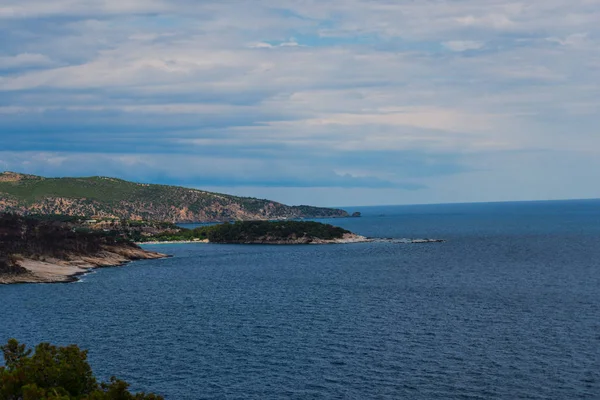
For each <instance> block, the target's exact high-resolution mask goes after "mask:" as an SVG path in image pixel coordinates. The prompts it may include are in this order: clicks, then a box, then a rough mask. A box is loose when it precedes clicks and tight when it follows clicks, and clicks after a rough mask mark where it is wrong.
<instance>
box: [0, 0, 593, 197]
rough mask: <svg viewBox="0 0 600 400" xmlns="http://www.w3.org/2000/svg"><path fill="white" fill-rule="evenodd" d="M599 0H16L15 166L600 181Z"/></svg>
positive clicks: (412, 182) (249, 184)
mask: <svg viewBox="0 0 600 400" xmlns="http://www.w3.org/2000/svg"><path fill="white" fill-rule="evenodd" d="M598 21H600V0H528V1H520V2H518V1H509V0H419V1H414V0H397V1H392V0H329V1H327V0H278V1H275V0H253V1H241V0H239V1H234V0H229V1H228V0H219V1H213V0H207V1H203V0H195V1H192V0H164V1H163V0H143V1H142V0H86V1H83V0H53V1H47V0H2V1H1V2H0V38H1V39H0V170H11V171H18V172H25V173H32V174H38V175H44V176H91V175H102V176H115V177H119V178H123V179H129V180H133V181H138V182H148V183H163V184H175V185H183V186H189V187H195V188H201V189H205V190H211V191H216V192H223V193H231V194H237V195H245V196H253V197H260V198H270V199H273V200H278V201H282V202H285V203H288V204H313V205H323V206H353V205H380V204H417V203H447V202H478V201H508V200H541V199H569V198H598V197H600V184H599V183H598V178H599V176H600V24H599V23H598Z"/></svg>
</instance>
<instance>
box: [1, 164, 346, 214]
mask: <svg viewBox="0 0 600 400" xmlns="http://www.w3.org/2000/svg"><path fill="white" fill-rule="evenodd" d="M0 212H14V213H18V214H63V215H73V216H89V217H92V216H98V217H102V218H106V217H115V218H123V219H129V220H151V221H168V222H175V223H181V222H199V221H203V222H204V221H215V222H217V221H230V220H266V219H282V218H330V217H347V216H348V213H347V212H346V211H344V210H338V209H331V208H320V207H310V206H287V205H285V204H281V203H277V202H274V201H269V200H263V199H256V198H249V197H237V196H231V195H226V194H220V193H212V192H206V191H203V190H197V189H189V188H184V187H179V186H167V185H152V184H143V183H134V182H128V181H124V180H120V179H115V178H107V177H90V178H44V177H40V176H34V175H25V174H19V173H14V172H4V173H1V174H0Z"/></svg>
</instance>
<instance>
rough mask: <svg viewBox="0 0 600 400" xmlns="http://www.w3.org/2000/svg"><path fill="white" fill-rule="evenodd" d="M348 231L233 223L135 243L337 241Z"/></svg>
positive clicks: (276, 223)
mask: <svg viewBox="0 0 600 400" xmlns="http://www.w3.org/2000/svg"><path fill="white" fill-rule="evenodd" d="M345 233H350V232H349V231H347V230H345V229H342V228H339V227H336V226H333V225H329V224H322V223H319V222H312V221H237V222H234V223H225V224H219V225H207V226H201V227H198V228H195V229H185V228H179V229H178V230H177V231H167V232H163V233H160V234H157V235H153V236H149V237H141V238H140V240H136V241H148V242H150V241H159V242H174V241H194V240H205V239H208V240H209V241H210V242H213V243H252V242H254V243H260V242H277V241H294V240H297V239H305V241H310V240H314V239H323V240H332V239H339V238H342V237H343V236H344V234H345Z"/></svg>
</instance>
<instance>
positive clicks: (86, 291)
mask: <svg viewBox="0 0 600 400" xmlns="http://www.w3.org/2000/svg"><path fill="white" fill-rule="evenodd" d="M357 210H359V211H362V212H363V215H364V216H363V217H362V218H359V219H340V220H335V221H333V222H334V223H335V224H338V225H341V226H344V227H346V228H348V229H351V230H353V231H355V232H357V233H361V234H364V235H368V236H378V237H394V238H404V237H410V238H424V237H429V238H444V239H447V240H448V241H447V242H446V243H441V244H421V245H417V244H412V245H408V244H392V243H368V244H353V245H331V246H236V245H206V244H189V245H156V246H147V247H148V248H149V249H151V250H158V251H163V252H167V253H170V254H173V255H175V257H174V258H170V259H165V260H155V261H140V262H136V263H132V264H130V265H128V266H126V267H124V268H113V269H104V270H99V271H97V272H96V273H93V274H90V275H88V276H86V277H84V279H83V281H82V282H79V283H72V284H54V285H16V286H1V287H0V341H2V342H5V341H6V340H7V339H8V338H10V337H16V338H17V339H19V340H21V341H24V342H27V343H31V344H33V343H37V342H40V341H51V342H53V343H58V344H68V343H77V344H79V345H80V346H81V347H84V348H87V349H89V357H90V361H91V363H92V365H93V367H94V370H95V371H96V372H97V374H98V375H99V377H101V378H103V379H106V378H108V377H109V376H110V375H112V374H115V375H118V376H119V377H122V378H124V379H126V380H127V381H129V382H131V383H132V384H133V388H134V389H136V390H146V391H155V392H158V393H161V394H164V395H165V396H166V398H167V399H204V398H206V399H282V398H293V399H334V398H338V399H403V398H406V399H442V398H443V399H599V398H600V201H579V202H551V203H499V204H479V205H446V206H412V207H374V208H361V209H357ZM352 211H354V210H352Z"/></svg>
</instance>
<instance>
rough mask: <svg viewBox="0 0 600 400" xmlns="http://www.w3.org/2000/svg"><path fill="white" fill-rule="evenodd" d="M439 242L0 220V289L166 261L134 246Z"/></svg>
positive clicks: (286, 224)
mask: <svg viewBox="0 0 600 400" xmlns="http://www.w3.org/2000/svg"><path fill="white" fill-rule="evenodd" d="M440 241H442V240H437V239H378V238H368V237H365V236H361V235H357V234H355V233H352V232H350V231H348V230H346V229H343V228H340V227H337V226H333V225H329V224H323V223H320V222H314V221H238V222H234V223H224V224H219V225H205V226H201V227H197V228H194V229H186V228H182V227H179V226H176V225H173V224H168V223H164V222H140V221H114V220H110V221H102V220H101V221H93V222H92V223H90V220H89V219H86V218H85V217H69V216H48V215H44V216H35V217H34V216H27V217H24V216H19V215H15V214H0V284H13V283H59V282H75V281H77V280H78V279H79V276H81V275H84V274H86V273H89V272H91V271H92V270H93V269H96V268H106V267H118V266H122V265H124V264H126V263H128V262H130V261H134V260H143V259H159V258H166V257H169V256H168V255H166V254H163V253H158V252H154V251H148V250H146V249H144V248H142V247H140V246H139V245H151V244H175V243H211V244H261V245H308V244H349V243H369V242H389V243H430V242H440Z"/></svg>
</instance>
